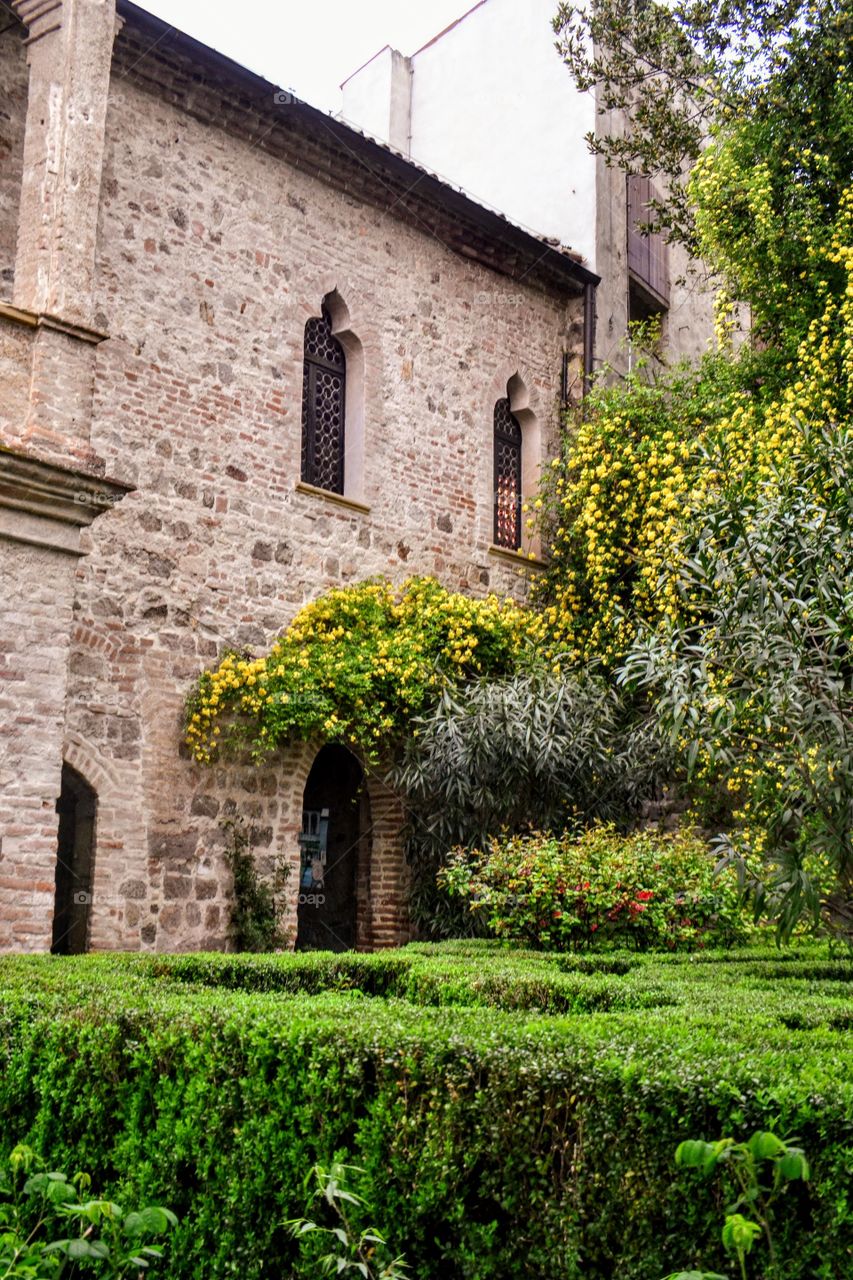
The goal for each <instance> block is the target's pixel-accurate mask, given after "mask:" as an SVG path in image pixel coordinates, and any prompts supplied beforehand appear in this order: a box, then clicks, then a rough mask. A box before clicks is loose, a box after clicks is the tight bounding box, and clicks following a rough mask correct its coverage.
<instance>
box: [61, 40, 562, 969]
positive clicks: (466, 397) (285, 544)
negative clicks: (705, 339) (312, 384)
mask: <svg viewBox="0 0 853 1280" xmlns="http://www.w3.org/2000/svg"><path fill="white" fill-rule="evenodd" d="M121 40H122V37H121V36H120V37H119V49H120V46H121ZM271 109H272V108H271ZM101 197H102V198H101V207H100V216H99V228H98V254H97V268H96V298H95V324H96V325H97V327H98V328H99V329H102V330H104V331H105V332H107V333H109V334H110V338H109V340H108V341H106V342H105V343H103V344H102V345H101V346H100V347H98V348H97V349H96V355H95V385H94V411H93V417H92V423H91V432H90V446H91V449H92V450H93V451H94V453H95V454H96V455H97V456H98V458H99V459H100V460H101V465H102V466H103V468H104V470H105V472H106V474H108V475H112V476H114V477H116V478H117V479H121V480H125V481H127V482H129V483H131V484H133V485H135V486H136V491H135V492H134V493H132V494H131V495H129V496H128V497H127V498H126V499H125V500H124V501H123V502H122V503H121V505H120V506H118V507H116V508H115V509H114V510H111V511H109V512H108V513H107V514H105V515H103V516H101V517H100V518H99V519H98V521H97V522H96V523H95V524H94V525H93V526H92V527H91V529H89V530H88V531H86V532H85V533H84V534H83V547H84V550H85V551H86V552H87V553H88V554H87V555H85V556H84V558H83V560H82V561H81V563H80V568H79V571H78V580H77V591H76V600H75V606H74V621H73V629H72V638H71V652H70V660H69V668H68V680H69V684H68V698H67V710H66V717H65V727H64V743H65V756H66V759H68V761H69V762H70V763H72V764H73V765H74V767H75V768H76V769H78V771H79V772H80V773H81V774H82V775H83V776H84V777H85V778H87V780H88V781H89V782H90V783H91V784H92V785H93V786H94V787H95V789H96V790H97V792H98V799H99V806H98V820H97V853H96V870H95V884H94V887H93V895H94V900H93V906H92V922H91V942H92V945H93V946H95V947H144V948H157V949H169V950H173V949H184V948H194V947H200V946H205V947H217V946H224V945H226V944H227V932H226V921H227V905H228V896H229V883H228V876H227V873H226V871H225V864H224V859H223V853H222V850H223V835H222V831H221V826H220V824H221V821H222V819H223V817H226V816H229V815H231V814H235V813H239V814H241V815H243V816H244V817H246V818H247V819H248V820H250V821H253V822H254V823H255V824H256V825H257V826H258V827H259V829H260V831H261V841H260V846H259V850H258V852H259V854H260V855H261V856H264V854H265V853H267V852H268V853H269V854H275V855H276V856H285V857H287V858H288V859H289V860H291V862H292V863H293V865H294V867H295V866H296V864H297V861H298V851H297V844H296V837H297V834H298V830H299V820H300V816H301V807H302V790H303V788H304V782H305V779H306V778H307V773H308V770H309V769H310V764H311V760H312V759H313V751H314V750H316V746H315V747H314V748H313V750H312V751H308V752H307V753H306V748H304V747H303V746H299V747H298V748H294V749H293V750H292V751H290V752H284V753H282V756H281V758H279V759H276V760H274V761H271V762H270V765H269V766H268V767H267V768H265V769H263V770H260V771H259V770H256V769H248V768H240V767H237V766H229V767H225V766H216V767H213V768H207V769H202V768H200V767H198V766H196V765H194V764H192V763H191V762H190V761H189V759H188V758H187V756H186V753H185V752H184V751H183V749H182V746H181V737H182V735H181V718H182V706H183V702H184V698H185V696H186V694H187V691H188V690H189V688H190V687H191V685H192V682H193V681H194V679H195V678H196V677H197V675H198V673H199V672H200V671H201V670H202V669H203V668H204V667H205V666H207V665H209V664H210V663H212V662H215V661H216V659H217V656H218V654H219V653H220V652H221V651H222V650H223V648H225V647H234V646H237V647H241V648H243V647H245V648H248V649H250V650H252V651H257V652H260V651H262V650H263V649H264V648H265V647H266V646H268V645H269V643H270V642H271V641H272V639H273V638H274V637H275V636H276V635H277V634H278V633H279V632H280V630H281V629H282V628H283V627H284V626H285V625H286V624H287V623H288V621H289V620H290V619H291V618H292V617H293V615H294V614H295V613H296V611H297V610H298V609H299V608H300V606H301V605H302V604H303V603H305V602H306V601H307V600H310V599H313V598H315V597H316V596H318V595H319V594H321V593H322V592H323V591H325V590H327V589H328V588H330V587H332V586H338V585H341V584H344V583H348V582H355V581H358V580H360V579H363V578H365V577H367V576H369V575H371V574H377V573H382V574H386V573H387V574H390V575H391V576H392V577H393V578H394V579H395V580H400V579H402V578H404V577H405V576H407V575H409V574H411V573H431V574H435V575H436V576H437V577H438V578H440V579H441V580H442V581H443V582H444V583H445V584H446V585H448V586H449V587H452V588H458V589H461V590H464V591H467V592H470V593H473V594H482V593H485V592H486V591H488V590H495V591H497V592H498V593H500V594H504V593H508V592H509V593H512V594H515V595H519V594H523V592H524V582H523V579H522V577H521V576H520V575H519V570H518V568H517V566H514V565H512V564H509V563H508V562H507V560H506V558H505V557H500V556H495V555H494V554H491V553H490V552H489V550H488V548H489V544H490V542H491V526H492V449H491V433H492V412H493V407H494V402H495V400H496V399H497V398H498V397H500V396H502V395H504V394H506V385H507V381H508V379H509V378H510V377H511V376H513V375H516V374H517V375H518V376H519V378H520V379H521V381H522V383H523V396H524V398H526V399H527V400H528V403H529V411H530V415H531V416H532V417H531V420H532V421H535V424H536V426H537V427H538V429H539V430H541V432H542V435H543V452H546V453H547V444H548V441H549V439H551V438H552V437H553V432H554V430H555V426H556V413H557V394H558V388H559V375H560V364H561V355H562V351H563V349H564V347H565V345H566V342H567V335H568V334H572V335H576V334H577V331H578V324H579V319H580V302H579V300H570V301H567V300H566V299H565V298H563V297H561V296H556V295H553V296H552V295H549V294H547V293H546V292H544V291H542V290H541V289H539V288H533V287H530V286H528V285H526V284H525V283H523V282H522V283H520V284H517V283H514V282H512V281H510V280H508V279H506V278H505V277H502V276H500V275H497V274H494V273H491V272H489V271H488V270H486V269H484V268H482V267H480V266H478V265H475V264H473V263H469V262H467V261H465V260H464V259H462V258H461V257H459V256H458V255H456V254H453V253H451V252H450V251H448V250H447V249H446V248H445V247H444V246H443V245H442V243H441V242H440V240H439V239H438V238H436V237H435V236H433V235H432V234H430V232H429V228H425V229H424V230H423V231H419V230H416V229H414V228H412V227H411V226H408V225H404V224H403V223H400V222H397V221H396V220H395V219H394V218H393V217H390V216H388V215H387V214H382V213H380V212H379V211H377V210H375V209H374V208H372V207H371V206H369V205H367V204H365V203H363V202H362V201H360V200H359V199H357V198H355V197H354V196H353V195H350V194H346V193H341V192H338V191H337V190H335V189H333V188H331V187H329V186H326V185H325V184H323V183H322V182H320V181H318V180H316V179H314V178H312V177H310V176H308V175H307V174H305V173H303V172H301V171H300V170H299V169H297V168H295V167H293V166H290V165H288V164H286V163H284V162H283V161H281V160H279V159H276V158H274V157H272V156H270V155H268V154H267V153H265V151H264V150H263V149H262V148H261V147H258V146H250V145H248V144H247V143H245V142H243V141H241V140H240V139H239V138H236V137H235V136H233V134H231V133H227V132H225V131H224V130H223V129H222V128H220V127H219V126H218V124H217V122H216V121H215V120H211V121H202V120H199V119H196V118H194V117H190V116H188V115H186V114H183V113H182V112H181V111H179V110H178V109H177V108H176V107H174V106H172V105H170V102H169V87H168V84H164V86H163V93H162V96H156V95H153V94H150V93H145V92H143V91H142V90H141V89H140V88H139V87H137V86H136V85H135V84H134V83H133V82H132V80H131V79H129V78H128V77H127V76H125V75H124V73H123V71H122V67H121V60H120V57H119V59H118V62H117V65H116V68H115V69H114V74H113V78H112V83H111V89H110V100H109V108H108V113H107V141H106V154H105V159H104V169H103V181H102V188H101ZM332 290H337V293H338V295H339V297H340V299H341V300H342V302H343V304H344V305H345V307H346V309H347V311H348V312H349V321H348V328H349V330H350V331H351V333H353V334H354V335H355V337H356V338H357V340H358V342H359V343H360V344H361V348H362V352H363V362H364V386H363V416H364V424H365V427H364V452H365V465H364V485H363V494H362V495H361V496H362V497H363V501H364V503H365V504H366V505H367V506H368V508H369V510H367V511H363V510H360V509H356V508H353V507H347V506H345V505H341V504H338V503H335V502H333V501H331V500H329V499H326V498H323V497H318V496H316V495H315V494H311V493H306V492H300V491H299V490H298V489H297V487H296V486H297V482H298V481H299V468H300V440H301V420H300V419H301V394H302V338H303V329H304V325H305V322H306V320H307V319H308V318H309V317H310V316H312V315H317V314H319V308H320V304H321V302H322V299H323V298H324V296H325V295H327V294H328V293H330V291H332ZM370 803H371V811H372V822H373V834H372V837H371V839H372V853H371V868H370V869H371V877H370V880H371V883H370V892H371V900H372V904H373V905H372V907H371V910H370V911H369V912H366V913H365V912H363V911H361V910H360V920H361V919H363V920H364V921H366V923H365V924H364V928H365V930H366V931H369V939H368V938H366V939H365V942H366V943H367V942H369V944H370V945H384V944H387V943H390V942H393V941H396V940H399V938H400V937H401V936H404V932H405V919H404V916H403V913H402V903H403V898H404V893H405V867H404V866H403V864H402V857H401V850H400V844H399V839H398V836H397V833H398V832H399V827H400V820H401V814H400V811H399V803H398V802H397V801H396V799H395V798H394V797H393V796H391V795H390V794H388V793H387V790H383V789H382V788H381V786H379V784H376V787H375V793H374V794H371V795H370ZM293 884H294V897H295V880H294V881H293ZM294 907H295V902H294Z"/></svg>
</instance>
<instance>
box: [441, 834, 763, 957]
mask: <svg viewBox="0 0 853 1280" xmlns="http://www.w3.org/2000/svg"><path fill="white" fill-rule="evenodd" d="M439 881H440V883H441V884H442V885H443V886H444V887H445V888H447V889H448V890H449V891H450V892H451V893H453V894H458V895H459V896H460V897H462V898H465V899H467V901H468V905H469V909H470V910H471V911H473V912H476V913H477V914H481V915H483V916H485V917H486V918H487V921H488V926H489V929H490V931H491V932H492V933H494V934H495V935H496V936H497V937H499V938H511V939H514V940H517V941H523V942H524V943H525V944H526V945H528V946H532V947H539V948H545V949H548V950H554V951H568V950H573V949H575V948H578V947H589V946H592V945H595V944H598V943H600V942H602V941H604V940H605V939H608V940H610V941H614V942H618V943H623V944H625V943H627V944H629V945H632V946H635V947H639V948H647V947H667V948H670V949H673V950H674V949H676V948H680V949H685V948H691V947H703V946H705V945H707V944H709V943H710V944H717V945H720V944H724V945H729V944H731V943H732V942H735V941H738V940H741V939H742V938H744V937H745V936H746V933H747V932H748V928H749V926H748V923H747V919H746V916H745V915H744V914H743V913H742V911H741V907H740V896H739V893H738V889H737V880H736V877H735V875H734V873H727V874H724V875H723V876H722V877H715V875H714V861H713V858H712V857H711V854H710V852H709V850H708V848H707V846H706V845H705V844H704V842H703V841H702V840H700V839H699V838H698V837H697V836H695V835H692V834H690V833H687V832H679V833H678V834H674V835H661V834H660V833H658V832H652V831H640V832H636V833H634V834H632V835H627V836H620V835H617V834H616V832H615V831H614V829H613V828H612V827H610V826H598V827H591V828H590V829H589V830H587V831H585V832H584V833H583V834H582V835H580V836H572V835H563V836H546V835H541V834H538V833H537V834H534V835H529V836H513V837H509V838H501V839H494V840H491V841H490V842H489V844H488V845H487V847H486V849H485V850H484V851H482V852H481V851H476V852H474V853H473V854H469V853H466V852H465V851H463V850H457V851H455V852H454V853H453V854H452V855H451V858H450V861H449V863H448V865H447V866H446V867H444V868H443V869H442V870H441V872H440V873H439Z"/></svg>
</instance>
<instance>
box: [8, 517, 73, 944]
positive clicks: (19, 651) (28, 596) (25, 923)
mask: <svg viewBox="0 0 853 1280" xmlns="http://www.w3.org/2000/svg"><path fill="white" fill-rule="evenodd" d="M0 559H2V566H3V576H2V584H3V610H2V612H0V726H2V731H0V895H2V904H3V905H2V911H0V950H10V949H14V950H19V951H43V950H45V949H46V948H48V947H49V946H50V939H51V928H52V920H53V895H54V874H55V867H56V815H55V809H54V805H55V801H56V797H57V796H58V795H59V779H60V773H61V769H62V757H61V752H60V749H59V744H60V742H61V735H62V718H63V711H64V706H63V701H64V692H65V668H66V664H67V661H68V646H69V638H70V634H71V616H72V598H73V593H74V572H75V568H76V564H77V560H76V557H75V556H73V555H68V554H63V553H61V552H58V551H53V550H49V549H48V548H43V547H36V546H29V545H26V544H25V543H20V542H12V541H6V540H5V539H0Z"/></svg>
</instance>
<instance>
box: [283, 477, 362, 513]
mask: <svg viewBox="0 0 853 1280" xmlns="http://www.w3.org/2000/svg"><path fill="white" fill-rule="evenodd" d="M295 492H296V493H305V494H307V495H308V496H309V497H312V498H325V500H326V502H333V503H334V504H335V506H338V507H346V508H348V510H350V511H360V512H361V513H362V514H363V515H367V513H368V512H369V511H370V507H369V506H368V505H367V504H366V503H364V502H356V500H355V498H348V497H347V496H346V494H344V493H331V492H330V491H329V490H328V489H318V488H317V486H316V485H314V484H306V483H305V481H304V480H300V481H299V483H298V484H297V485H296V489H295Z"/></svg>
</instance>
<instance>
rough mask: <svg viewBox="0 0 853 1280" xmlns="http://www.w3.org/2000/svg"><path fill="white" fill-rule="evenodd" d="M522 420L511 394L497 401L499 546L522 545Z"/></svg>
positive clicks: (496, 541) (496, 527)
mask: <svg viewBox="0 0 853 1280" xmlns="http://www.w3.org/2000/svg"><path fill="white" fill-rule="evenodd" d="M521 445H522V435H521V424H520V423H519V421H518V419H517V418H516V416H515V414H514V413H513V412H512V410H511V409H510V405H509V397H508V396H505V397H504V398H503V399H502V400H498V401H497V403H496V404H495V418H494V455H495V498H494V503H495V533H494V537H495V546H496V547H506V548H508V549H509V550H511V551H517V550H518V549H519V547H520V546H521V498H522V488H521Z"/></svg>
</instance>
